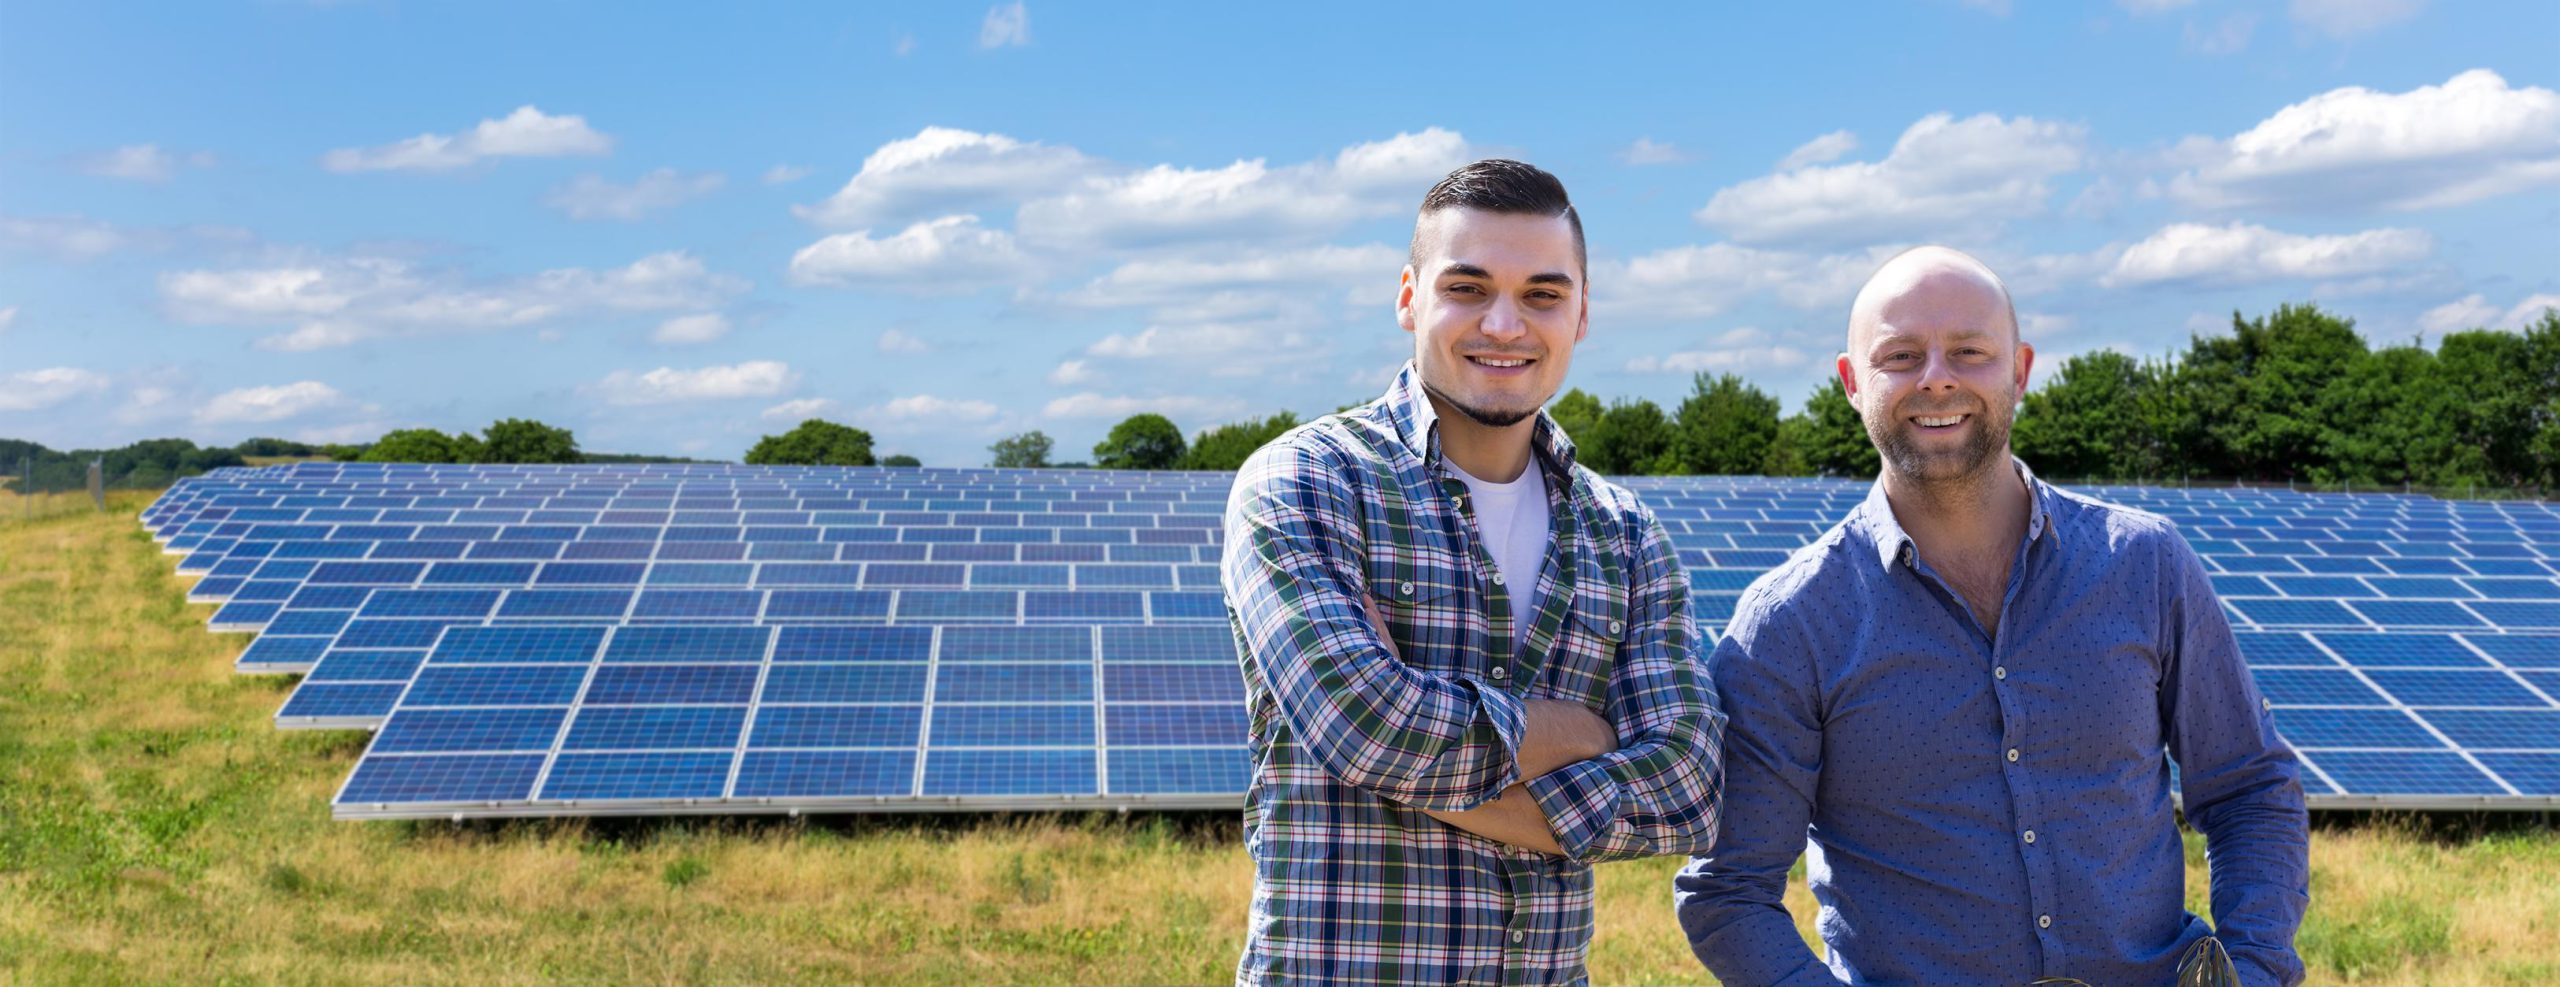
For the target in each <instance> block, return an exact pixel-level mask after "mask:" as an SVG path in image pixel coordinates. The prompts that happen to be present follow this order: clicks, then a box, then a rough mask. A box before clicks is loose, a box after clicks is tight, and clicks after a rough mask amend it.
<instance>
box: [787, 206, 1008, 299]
mask: <svg viewBox="0 0 2560 987" xmlns="http://www.w3.org/2000/svg"><path fill="white" fill-rule="evenodd" d="M1033 267H1034V265H1033V263H1032V260H1031V258H1030V257H1028V256H1026V255H1024V254H1023V252H1022V250H1021V249H1020V248H1019V247H1017V246H1015V245H1014V241H1013V235H1012V234H1010V233H1006V232H1005V231H1003V230H990V229H987V228H985V227H983V226H980V225H978V217H976V216H944V217H942V218H940V219H934V220H927V221H925V222H921V223H917V224H915V225H913V226H910V227H907V228H906V229H905V230H902V231H900V232H899V233H898V234H897V235H896V236H892V237H886V238H874V237H872V235H871V231H870V230H856V231H854V232H851V233H838V234H836V235H834V236H830V237H827V238H825V239H822V240H819V241H818V242H816V243H812V244H810V245H808V246H806V247H802V248H800V252H799V253H796V254H793V255H792V256H791V278H792V280H794V281H798V282H800V283H802V284H833V285H867V286H875V287H883V288H892V289H897V290H902V291H910V292H915V293H919V294H930V293H934V292H941V291H954V290H966V289H970V288H978V287H984V286H987V285H997V284H1017V283H1022V282H1024V281H1027V280H1029V279H1030V278H1031V277H1032V275H1033Z"/></svg>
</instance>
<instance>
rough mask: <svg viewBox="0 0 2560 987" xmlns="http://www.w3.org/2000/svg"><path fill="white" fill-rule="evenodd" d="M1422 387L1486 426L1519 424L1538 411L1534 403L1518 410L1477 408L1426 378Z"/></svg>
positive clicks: (1469, 418) (1441, 400)
mask: <svg viewBox="0 0 2560 987" xmlns="http://www.w3.org/2000/svg"><path fill="white" fill-rule="evenodd" d="M1422 389H1423V391H1424V392H1426V393H1428V394H1430V395H1431V396H1432V397H1435V398H1439V399H1440V403H1441V404H1445V405H1448V406H1449V407H1452V408H1456V409H1457V410H1458V413H1459V414H1461V415H1465V416H1467V420H1469V421H1472V422H1475V423H1476V424H1478V425H1482V426H1484V427H1486V428H1510V427H1511V426H1513V425H1517V424H1520V423H1521V422H1522V421H1523V420H1526V419H1527V418H1528V417H1529V416H1530V415H1534V414H1537V413H1538V406H1537V405H1534V404H1533V405H1530V406H1529V407H1527V408H1526V409H1522V410H1518V411H1496V410H1493V409H1488V408H1478V407H1475V406H1473V405H1470V404H1468V403H1466V402H1464V401H1460V400H1458V399H1457V398H1455V397H1452V396H1450V394H1449V392H1447V391H1443V390H1441V389H1439V388H1437V387H1433V386H1431V382H1430V381H1427V380H1426V381H1423V382H1422Z"/></svg>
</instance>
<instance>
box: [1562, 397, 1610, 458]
mask: <svg viewBox="0 0 2560 987" xmlns="http://www.w3.org/2000/svg"><path fill="white" fill-rule="evenodd" d="M1607 413H1608V409H1606V408H1603V407H1601V406H1600V399H1599V398H1595V397H1592V396H1591V395H1590V394H1589V393H1587V392H1585V391H1584V390H1583V389H1581V388H1579V387H1577V388H1574V389H1572V390H1569V391H1566V392H1564V395H1563V396H1562V397H1559V398H1556V399H1555V401H1554V402H1553V403H1550V404H1548V405H1547V417H1549V418H1553V419H1555V420H1556V427H1557V428H1560V429H1563V430H1564V434H1565V437H1566V438H1568V439H1572V440H1573V443H1574V444H1575V445H1577V446H1579V445H1581V444H1582V440H1584V439H1587V438H1590V437H1591V434H1592V426H1594V425H1597V424H1599V423H1600V416H1601V415H1603V414H1607Z"/></svg>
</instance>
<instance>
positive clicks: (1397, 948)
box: [1223, 365, 1724, 984]
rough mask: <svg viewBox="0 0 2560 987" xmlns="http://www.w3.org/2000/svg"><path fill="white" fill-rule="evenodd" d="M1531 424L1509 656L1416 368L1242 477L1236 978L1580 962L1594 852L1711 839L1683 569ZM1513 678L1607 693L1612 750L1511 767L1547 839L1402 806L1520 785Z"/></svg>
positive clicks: (1489, 974)
mask: <svg viewBox="0 0 2560 987" xmlns="http://www.w3.org/2000/svg"><path fill="white" fill-rule="evenodd" d="M1535 434H1536V440H1535V442H1534V444H1533V452H1534V454H1533V455H1532V457H1531V461H1532V463H1533V468H1536V469H1541V470H1544V471H1546V476H1547V487H1548V503H1549V507H1550V512H1549V513H1550V515H1551V517H1552V522H1551V523H1552V525H1553V528H1552V537H1551V538H1550V539H1549V541H1548V545H1547V556H1546V566H1545V569H1546V571H1545V572H1544V573H1543V574H1542V575H1541V576H1540V577H1539V580H1538V586H1537V591H1536V593H1535V594H1534V595H1533V596H1530V599H1531V600H1532V601H1536V602H1538V603H1539V604H1540V605H1539V606H1538V608H1537V612H1536V613H1534V614H1529V615H1525V616H1520V617H1519V619H1526V620H1529V621H1531V623H1530V630H1529V632H1528V636H1527V640H1526V643H1525V645H1524V646H1523V647H1522V648H1521V649H1520V650H1519V651H1518V652H1516V653H1515V651H1514V648H1513V644H1512V641H1513V635H1512V624H1511V622H1512V621H1513V620H1514V619H1515V614H1514V611H1513V597H1512V594H1511V593H1510V592H1507V591H1506V589H1505V587H1504V586H1503V584H1502V576H1501V574H1500V573H1498V572H1497V571H1496V570H1495V569H1494V566H1493V563H1492V560H1491V557H1490V556H1489V555H1488V554H1487V550H1486V547H1485V545H1484V543H1483V541H1482V539H1481V538H1479V537H1478V535H1477V533H1476V527H1475V522H1474V519H1473V516H1472V515H1471V514H1470V513H1469V505H1468V503H1467V496H1466V487H1465V486H1464V484H1463V483H1462V481H1460V480H1459V479H1458V478H1457V477H1456V476H1454V475H1453V474H1452V473H1451V471H1450V469H1449V467H1448V465H1447V463H1446V462H1444V461H1443V460H1442V459H1441V455H1440V436H1439V429H1438V422H1437V420H1436V418H1435V416H1434V414H1433V409H1432V407H1431V404H1430V402H1429V401H1428V400H1427V399H1426V398H1425V397H1424V396H1423V393H1422V390H1421V387H1420V384H1419V382H1418V380H1417V379H1416V377H1415V373H1414V370H1413V368H1412V367H1411V366H1410V365H1408V366H1407V367H1406V368H1405V370H1404V372H1403V373H1402V374H1400V375H1398V376H1397V378H1396V382H1395V384H1394V385H1393V387H1391V388H1390V389H1389V390H1388V392H1387V394H1386V395H1385V396H1384V397H1382V398H1380V399H1379V400H1377V401H1374V402H1371V403H1370V404H1368V405H1365V406H1363V407H1361V408H1358V409H1355V410H1353V411H1350V412H1346V413H1344V414H1339V415H1332V416H1328V417H1326V418H1323V419H1321V420H1319V421H1316V422H1312V423H1310V424H1308V425H1305V426H1303V427H1300V428H1298V429H1296V430H1294V431H1292V432H1290V433H1288V434H1287V435H1284V436H1281V437H1280V438H1279V439H1277V440H1274V441H1273V442H1272V443H1271V444H1270V445H1267V446H1264V447H1263V448H1262V449H1261V451H1259V452H1256V453H1255V454H1254V456H1253V458H1252V459H1251V460H1249V461H1247V462H1246V463H1245V465H1244V468H1243V470H1242V471H1240V472H1239V473H1238V474H1237V476H1236V485H1235V489H1234V493H1233V494H1232V496H1231V498H1230V500H1229V501H1228V508H1227V531H1226V559H1225V566H1224V573H1223V575H1224V580H1225V584H1226V593H1227V610H1228V614H1229V617H1230V619H1231V621H1232V623H1233V625H1234V628H1235V633H1236V648H1237V653H1238V655H1239V656H1240V657H1241V660H1242V663H1243V667H1244V682H1245V697H1246V703H1247V707H1248V715H1249V716H1250V718H1251V740H1250V741H1249V743H1250V745H1251V748H1252V749H1251V755H1252V759H1253V782H1252V785H1251V787H1250V789H1249V790H1248V791H1247V793H1246V795H1245V847H1246V849H1247V850H1248V851H1249V852H1250V853H1251V854H1252V856H1253V862H1254V889H1253V905H1252V912H1251V915H1250V918H1249V928H1248V929H1247V931H1246V939H1245V948H1244V957H1243V960H1242V962H1241V963H1240V964H1239V966H1238V968H1237V971H1236V979H1237V981H1238V982H1239V983H1264V982H1319V983H1341V982H1367V983H1412V984H1497V983H1499V984H1514V983H1574V982H1580V981H1581V980H1583V978H1584V973H1583V957H1584V955H1585V954H1586V953H1587V952H1588V951H1589V949H1590V945H1591V886H1592V885H1591V864H1592V862H1594V861H1600V860H1614V859H1624V858H1631V857H1640V856H1648V855H1654V854H1676V853H1692V852H1698V851H1702V850H1704V849H1705V848H1706V846H1707V845H1708V844H1709V843H1710V842H1712V841H1713V839H1714V838H1715V833H1716V818H1717V805H1718V802H1719V799H1720V790H1721V788H1722V782H1723V769H1722V755H1721V752H1720V748H1719V740H1720V737H1721V734H1722V730H1723V725H1724V715H1723V713H1722V712H1720V711H1719V710H1718V709H1717V706H1716V697H1715V690H1714V686H1713V685H1711V684H1710V682H1709V680H1708V677H1707V675H1706V673H1705V669H1704V666H1703V664H1702V662H1701V660H1700V655H1699V654H1698V635H1697V629H1696V627H1695V626H1694V624H1693V623H1692V622H1691V618H1690V612H1689V582H1688V577H1687V576H1686V574H1684V573H1683V572H1682V571H1681V568H1680V562H1679V559H1678V557H1677V556H1676V554H1675V553H1674V552H1673V550H1672V545H1671V542H1670V540H1669V538H1668V537H1667V536H1665V535H1664V533H1663V529H1662V526H1661V525H1660V524H1659V523H1657V522H1656V521H1655V520H1654V519H1653V516H1652V514H1651V513H1650V512H1649V511H1647V510H1646V509H1645V508H1644V506H1643V505H1642V504H1640V503H1638V502H1637V501H1636V498H1635V497H1634V496H1633V495H1632V494H1629V493H1628V492H1626V491H1625V490H1623V489H1621V488H1619V487H1617V486H1614V485H1612V484H1609V483H1607V482H1605V481H1603V480H1601V479H1600V478H1599V476H1597V475H1596V474H1594V473H1592V472H1591V471H1590V470H1588V469H1585V468H1583V467H1579V466H1575V465H1574V464H1573V445H1572V443H1570V442H1569V441H1567V440H1566V438H1565V436H1564V434H1563V433H1562V432H1561V431H1560V430H1558V429H1557V428H1556V426H1555V422H1554V420H1553V419H1550V418H1548V417H1547V416H1546V415H1545V414H1544V413H1541V414H1540V415H1539V416H1538V418H1537V424H1536V426H1535ZM1364 595H1366V596H1370V597H1374V598H1375V599H1376V600H1377V601H1378V604H1379V607H1380V609H1381V610H1383V611H1384V613H1385V615H1386V620H1387V624H1388V627H1389V630H1390V632H1391V633H1392V635H1393V636H1394V638H1395V643H1396V645H1397V647H1398V649H1399V650H1400V651H1401V653H1402V654H1403V659H1402V660H1401V661H1399V660H1397V659H1396V658H1395V657H1393V656H1391V655H1390V654H1389V653H1388V651H1387V649H1386V647H1385V646H1384V645H1383V644H1382V643H1381V642H1380V641H1379V640H1378V637H1377V634H1376V632H1375V631H1374V630H1372V625H1371V624H1370V622H1369V620H1368V618H1367V617H1366V616H1365V614H1364V612H1363V609H1362V606H1361V597H1362V596H1364ZM1533 698H1538V699H1573V700H1578V701H1580V702H1581V703H1583V704H1584V705H1585V706H1588V707H1591V708H1592V709H1594V710H1598V711H1600V712H1601V713H1602V715H1604V716H1606V717H1607V718H1608V720H1609V722H1610V723H1611V724H1613V725H1615V726H1616V728H1617V732H1618V738H1619V742H1620V743H1621V745H1622V746H1621V748H1620V749H1619V750H1617V751H1616V752H1613V753H1610V754H1607V755H1604V756H1601V757H1597V758H1592V759H1590V760H1586V761H1581V762H1578V763H1575V764H1572V765H1568V766H1566V767H1563V768H1560V769H1557V770H1556V771H1554V772H1551V773H1549V774H1547V775H1545V776H1543V777H1540V778H1535V779H1530V780H1529V781H1528V790H1529V793H1530V794H1531V795H1532V796H1533V797H1534V798H1535V799H1536V800H1537V803H1538V806H1539V808H1541V809H1543V810H1544V811H1545V813H1546V817H1547V819H1548V821H1549V823H1550V825H1551V826H1552V827H1553V828H1554V830H1555V835H1556V842H1557V843H1558V844H1559V845H1560V846H1562V847H1563V848H1564V850H1565V853H1566V856H1562V857H1558V856H1552V855H1548V854H1543V853H1538V852H1535V851H1530V850H1523V849H1520V848H1517V847H1511V846H1506V845H1503V844H1501V843H1497V842H1494V841H1492V840H1488V839H1485V838H1483V837H1479V836H1476V835H1475V834H1472V833H1468V832H1465V831H1463V830H1459V829H1455V828H1453V827H1450V826H1448V825H1446V824H1443V823H1441V822H1440V821H1438V820H1435V819H1433V818H1431V817H1430V816H1428V815H1426V814H1424V812H1423V811H1422V810H1425V809H1429V810H1436V811H1453V810H1465V809H1472V808H1475V807H1477V806H1479V805H1481V804H1483V803H1484V802H1485V801H1486V800H1488V799H1490V798H1492V797H1493V796H1495V795H1497V794H1499V793H1500V792H1501V791H1502V790H1503V789H1504V788H1505V787H1507V786H1509V785H1512V784H1513V783H1515V782H1518V781H1520V780H1521V779H1520V778H1519V777H1518V774H1519V769H1518V766H1517V764H1516V762H1515V753H1516V751H1517V749H1518V746H1519V742H1520V733H1521V722H1522V721H1521V708H1522V707H1521V703H1522V701H1523V700H1526V699H1533Z"/></svg>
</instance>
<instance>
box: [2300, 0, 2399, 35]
mask: <svg viewBox="0 0 2560 987" xmlns="http://www.w3.org/2000/svg"><path fill="white" fill-rule="evenodd" d="M2425 6H2426V0H2293V2H2292V4H2290V5H2289V6H2288V7H2287V10H2286V12H2287V13H2289V14H2291V15H2292V16H2293V22H2294V23H2296V24H2299V25H2302V26H2303V27H2306V28H2309V29H2311V30H2314V31H2318V32H2320V33H2322V34H2325V35H2328V36H2329V37H2331V38H2334V39H2336V40H2339V41H2345V40H2348V39H2351V38H2355V37H2357V36H2359V35H2365V34H2371V33H2373V32H2375V31H2379V30H2381V29H2383V28H2386V27H2390V26H2391V25H2393V24H2397V23H2399V22H2401V21H2404V20H2408V19H2409V18H2411V17H2415V16H2417V14H2418V10H2419V9H2420V8H2422V7H2425Z"/></svg>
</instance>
